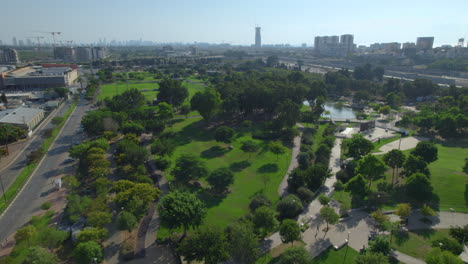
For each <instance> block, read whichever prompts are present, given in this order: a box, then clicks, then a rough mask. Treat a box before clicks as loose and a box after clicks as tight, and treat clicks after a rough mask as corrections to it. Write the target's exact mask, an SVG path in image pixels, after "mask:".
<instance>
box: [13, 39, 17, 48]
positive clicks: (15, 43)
mask: <svg viewBox="0 0 468 264" xmlns="http://www.w3.org/2000/svg"><path fill="white" fill-rule="evenodd" d="M12 43H13V46H15V47H16V46H18V42H17V41H16V37H13V42H12Z"/></svg>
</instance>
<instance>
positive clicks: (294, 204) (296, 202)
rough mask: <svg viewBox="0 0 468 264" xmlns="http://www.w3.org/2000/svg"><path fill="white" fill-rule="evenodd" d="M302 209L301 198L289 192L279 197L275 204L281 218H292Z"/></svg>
mask: <svg viewBox="0 0 468 264" xmlns="http://www.w3.org/2000/svg"><path fill="white" fill-rule="evenodd" d="M303 209H304V207H303V205H302V202H301V199H299V197H297V196H296V195H294V194H289V195H288V196H286V197H285V198H283V199H281V201H279V202H278V205H277V206H276V210H277V211H278V212H279V215H280V217H281V218H294V217H296V216H298V215H299V214H300V213H301V212H302V210H303Z"/></svg>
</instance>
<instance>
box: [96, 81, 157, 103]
mask: <svg viewBox="0 0 468 264" xmlns="http://www.w3.org/2000/svg"><path fill="white" fill-rule="evenodd" d="M132 88H136V89H138V90H140V91H141V90H144V91H142V93H143V94H144V95H145V97H146V99H147V100H153V99H154V98H156V94H157V91H155V89H158V88H159V84H157V83H135V84H131V83H129V84H128V89H132ZM126 90H127V83H125V82H117V83H108V84H104V85H101V93H100V94H99V97H98V99H104V98H106V97H113V96H115V95H117V94H121V93H123V92H125V91H126Z"/></svg>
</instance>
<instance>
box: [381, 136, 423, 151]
mask: <svg viewBox="0 0 468 264" xmlns="http://www.w3.org/2000/svg"><path fill="white" fill-rule="evenodd" d="M424 140H427V138H424V137H404V138H401V139H400V140H395V141H392V142H390V143H388V144H385V145H383V146H382V147H380V149H379V150H380V152H376V153H372V154H374V155H381V154H385V153H387V152H390V151H391V150H392V149H400V150H408V149H413V148H415V147H416V145H417V144H418V143H419V142H420V141H424ZM400 141H401V142H400Z"/></svg>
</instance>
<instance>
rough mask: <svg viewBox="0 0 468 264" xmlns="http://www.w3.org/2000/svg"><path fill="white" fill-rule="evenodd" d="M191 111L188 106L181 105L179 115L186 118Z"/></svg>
mask: <svg viewBox="0 0 468 264" xmlns="http://www.w3.org/2000/svg"><path fill="white" fill-rule="evenodd" d="M190 111H191V109H190V105H189V104H183V105H182V106H181V107H180V114H181V115H184V116H185V118H187V117H188V116H187V115H188V114H189V113H190Z"/></svg>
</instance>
